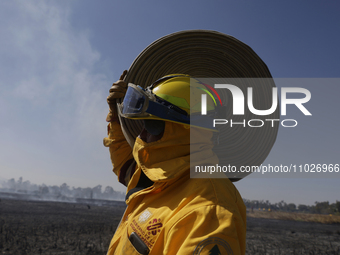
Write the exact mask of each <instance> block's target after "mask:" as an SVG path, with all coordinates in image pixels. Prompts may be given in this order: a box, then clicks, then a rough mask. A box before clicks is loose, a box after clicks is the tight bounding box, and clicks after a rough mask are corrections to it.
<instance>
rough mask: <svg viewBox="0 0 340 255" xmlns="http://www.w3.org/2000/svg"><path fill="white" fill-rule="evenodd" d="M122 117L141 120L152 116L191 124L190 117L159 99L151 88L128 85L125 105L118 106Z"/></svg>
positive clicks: (176, 107)
mask: <svg viewBox="0 0 340 255" xmlns="http://www.w3.org/2000/svg"><path fill="white" fill-rule="evenodd" d="M118 107H119V111H120V115H121V116H122V117H125V118H132V119H133V118H140V119H142V118H143V117H148V116H150V115H154V116H157V117H159V118H162V119H166V120H171V121H175V122H181V123H184V124H190V116H189V115H188V114H187V112H186V111H184V110H182V109H181V108H179V107H178V106H176V105H173V104H171V103H170V102H168V101H165V100H163V99H162V98H160V97H157V96H156V95H155V94H153V93H152V91H151V89H150V88H146V89H144V88H142V87H141V86H139V85H138V86H136V85H134V84H132V83H129V84H128V89H127V91H126V94H125V97H124V101H123V103H121V104H119V105H118Z"/></svg>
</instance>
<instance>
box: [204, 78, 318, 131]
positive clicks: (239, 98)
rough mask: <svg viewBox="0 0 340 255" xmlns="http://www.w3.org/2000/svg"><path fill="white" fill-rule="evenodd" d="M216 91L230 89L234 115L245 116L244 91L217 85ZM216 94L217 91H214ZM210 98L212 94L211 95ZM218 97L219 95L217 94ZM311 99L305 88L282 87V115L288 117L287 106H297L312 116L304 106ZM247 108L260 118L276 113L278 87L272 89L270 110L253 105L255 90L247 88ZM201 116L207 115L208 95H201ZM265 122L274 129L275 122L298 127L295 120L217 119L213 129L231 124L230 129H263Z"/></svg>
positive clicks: (284, 125)
mask: <svg viewBox="0 0 340 255" xmlns="http://www.w3.org/2000/svg"><path fill="white" fill-rule="evenodd" d="M214 88H215V89H228V90H229V92H230V93H231V95H232V99H233V105H232V107H233V115H244V112H245V110H244V106H245V103H244V100H245V96H244V94H243V92H242V90H241V89H240V88H239V87H237V86H235V85H232V84H215V85H214ZM214 92H215V94H217V93H216V90H214ZM288 93H295V94H297V93H298V94H302V95H304V97H303V98H287V94H288ZM209 95H210V97H212V94H211V93H209ZM217 95H218V94H217ZM310 99H311V93H310V91H309V90H307V89H305V88H298V87H282V88H281V115H283V116H286V114H287V105H288V104H291V105H295V106H296V107H297V108H298V109H299V110H300V111H301V112H302V113H303V114H304V115H306V116H311V115H312V114H311V113H310V112H309V111H308V110H307V108H306V107H305V106H304V105H303V104H305V103H307V102H308V101H309V100H310ZM247 106H248V109H249V111H250V112H251V113H253V114H255V115H259V116H267V115H270V114H272V113H274V112H275V111H276V109H277V107H278V89H277V88H276V87H273V88H272V104H271V107H270V108H269V109H264V110H259V109H256V108H255V107H254V103H253V88H252V87H248V88H247ZM201 115H207V94H202V95H201ZM265 122H269V123H270V124H271V126H272V127H274V123H275V122H280V123H281V125H282V126H283V127H295V126H297V123H298V122H297V121H296V120H295V119H283V120H281V121H280V119H265V120H262V119H250V120H247V121H246V120H245V119H243V121H241V122H233V120H232V119H230V120H228V119H222V118H215V119H213V127H216V126H217V125H226V124H228V123H229V124H230V127H233V126H235V125H243V126H244V127H245V126H246V125H248V126H249V127H262V126H264V125H265Z"/></svg>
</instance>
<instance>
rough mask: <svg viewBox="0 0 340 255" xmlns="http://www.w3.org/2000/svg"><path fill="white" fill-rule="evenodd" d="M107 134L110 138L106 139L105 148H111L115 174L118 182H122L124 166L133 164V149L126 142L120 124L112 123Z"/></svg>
mask: <svg viewBox="0 0 340 255" xmlns="http://www.w3.org/2000/svg"><path fill="white" fill-rule="evenodd" d="M107 133H108V137H105V138H104V146H105V147H109V151H110V157H111V162H112V166H113V172H114V173H115V174H116V175H117V176H118V180H119V181H121V179H122V175H125V173H122V171H121V169H122V168H123V166H124V168H126V167H125V165H126V163H127V162H130V164H131V160H132V158H133V156H132V149H131V147H130V145H129V144H128V142H127V141H126V139H125V137H124V135H123V132H122V129H121V127H120V124H119V123H118V122H110V123H109V125H108V126H107ZM123 184H124V183H123Z"/></svg>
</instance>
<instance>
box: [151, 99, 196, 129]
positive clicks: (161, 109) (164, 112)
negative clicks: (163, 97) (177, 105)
mask: <svg viewBox="0 0 340 255" xmlns="http://www.w3.org/2000/svg"><path fill="white" fill-rule="evenodd" d="M146 112H147V113H149V114H152V115H155V116H158V117H161V118H164V119H167V120H172V121H179V122H182V123H184V124H190V117H189V116H186V115H184V114H181V113H179V112H177V111H175V110H173V109H171V108H169V107H167V106H165V105H162V104H159V103H157V102H154V101H151V100H149V106H148V109H147V110H146Z"/></svg>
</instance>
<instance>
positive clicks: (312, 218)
mask: <svg viewBox="0 0 340 255" xmlns="http://www.w3.org/2000/svg"><path fill="white" fill-rule="evenodd" d="M247 216H248V217H252V218H262V219H276V220H291V221H306V222H316V223H323V224H340V215H332V214H327V215H325V214H311V213H299V212H275V211H260V210H254V211H253V212H250V211H248V213H247Z"/></svg>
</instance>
